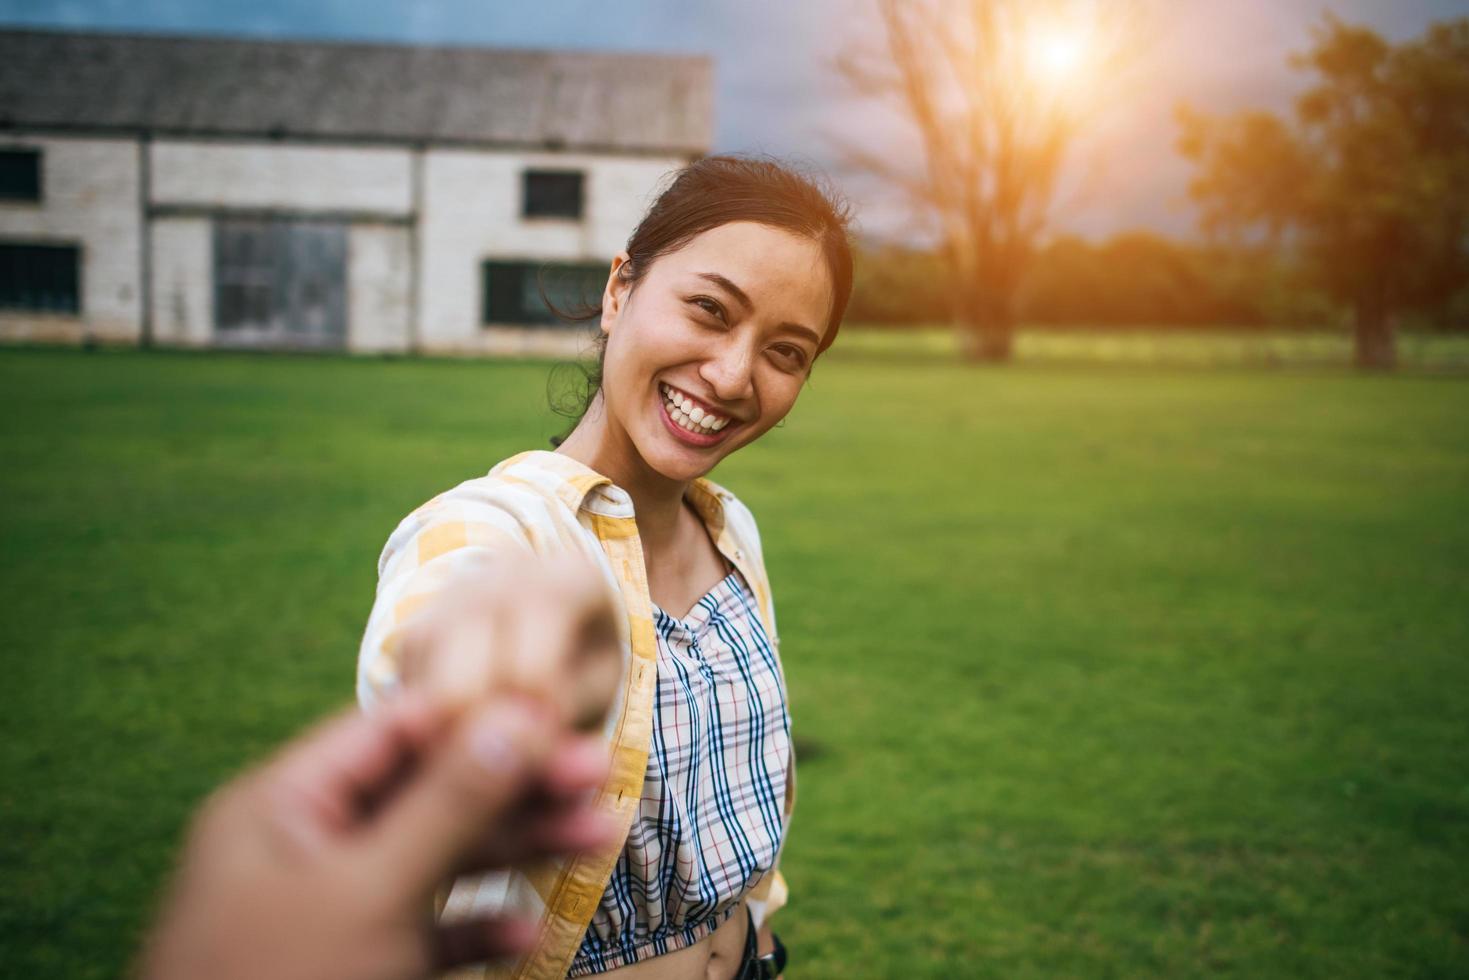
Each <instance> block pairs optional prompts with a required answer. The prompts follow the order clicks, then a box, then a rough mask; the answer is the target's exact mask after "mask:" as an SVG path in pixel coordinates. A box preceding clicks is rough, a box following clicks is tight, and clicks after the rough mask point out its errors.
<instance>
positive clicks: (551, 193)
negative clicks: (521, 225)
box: [521, 170, 583, 218]
mask: <svg viewBox="0 0 1469 980" xmlns="http://www.w3.org/2000/svg"><path fill="white" fill-rule="evenodd" d="M582 176H583V175H582V172H581V171H580V170H527V171H526V172H525V181H524V193H523V194H522V206H521V214H522V215H524V216H525V217H527V218H580V217H581V213H582V196H583V195H582V183H583V182H582Z"/></svg>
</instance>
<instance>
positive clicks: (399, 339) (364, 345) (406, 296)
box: [347, 223, 412, 353]
mask: <svg viewBox="0 0 1469 980" xmlns="http://www.w3.org/2000/svg"><path fill="white" fill-rule="evenodd" d="M411 274H412V262H411V260H410V245H409V230H408V229H407V228H406V227H404V226H401V225H396V226H395V225H373V224H365V223H358V224H354V225H353V226H352V227H351V228H350V229H348V231H347V349H348V350H351V351H357V352H361V353H368V352H383V351H394V352H401V351H406V350H407V349H408V341H409V315H410V310H409V305H410V297H411V295H412V287H411V284H410V279H411Z"/></svg>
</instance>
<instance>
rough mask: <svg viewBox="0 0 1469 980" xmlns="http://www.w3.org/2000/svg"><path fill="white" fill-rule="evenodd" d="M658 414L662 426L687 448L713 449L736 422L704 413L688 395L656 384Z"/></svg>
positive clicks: (667, 386) (661, 384)
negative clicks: (658, 405)
mask: <svg viewBox="0 0 1469 980" xmlns="http://www.w3.org/2000/svg"><path fill="white" fill-rule="evenodd" d="M658 391H659V395H660V397H659V399H658V401H659V403H660V406H661V407H660V409H659V413H658V414H659V415H661V416H662V417H663V424H664V425H666V426H667V427H668V430H669V431H670V432H672V433H673V434H674V435H675V436H676V437H677V438H678V439H680V440H681V441H683V442H685V443H687V444H688V445H690V446H699V447H701V448H702V447H707V446H715V445H718V444H719V443H721V442H723V441H724V438H725V436H726V435H727V434H728V433H729V430H730V429H732V428H735V427H737V426H738V425H739V423H738V422H736V421H734V420H733V419H730V418H725V417H724V416H721V415H715V414H711V413H706V412H705V411H704V409H703V408H702V407H700V406H698V405H695V404H694V403H693V400H692V399H690V398H689V396H688V395H686V394H684V393H683V392H681V391H679V390H678V389H677V388H674V387H673V386H672V385H668V384H663V383H661V382H660V383H659V385H658Z"/></svg>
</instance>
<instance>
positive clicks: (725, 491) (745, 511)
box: [694, 477, 761, 555]
mask: <svg viewBox="0 0 1469 980" xmlns="http://www.w3.org/2000/svg"><path fill="white" fill-rule="evenodd" d="M694 482H695V485H696V486H698V487H699V489H700V490H701V491H702V492H703V493H704V494H706V495H707V496H708V497H710V498H711V499H714V500H717V501H718V504H719V509H720V512H721V514H722V516H723V522H724V526H725V527H727V528H729V531H730V533H731V534H732V535H733V536H734V537H735V539H736V540H737V541H739V542H740V545H741V547H748V548H749V549H751V550H752V551H753V552H754V553H755V554H756V555H759V554H760V552H761V549H760V527H759V525H758V524H757V523H756V521H755V514H754V512H753V511H751V510H750V508H749V507H748V506H747V505H746V504H745V502H744V501H743V500H741V499H740V498H739V497H738V496H737V495H736V494H735V493H734V491H732V490H730V489H729V488H728V487H725V486H722V485H721V484H718V483H715V482H714V481H713V480H710V479H709V478H707V477H701V478H699V479H698V480H695V481H694Z"/></svg>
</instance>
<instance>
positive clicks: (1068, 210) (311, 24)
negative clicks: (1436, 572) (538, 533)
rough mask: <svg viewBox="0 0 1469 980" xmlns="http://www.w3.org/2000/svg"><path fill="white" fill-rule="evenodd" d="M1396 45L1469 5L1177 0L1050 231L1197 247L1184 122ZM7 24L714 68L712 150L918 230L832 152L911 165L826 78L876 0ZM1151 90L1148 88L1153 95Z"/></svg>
mask: <svg viewBox="0 0 1469 980" xmlns="http://www.w3.org/2000/svg"><path fill="white" fill-rule="evenodd" d="M1328 10H1330V11H1333V12H1335V13H1336V14H1338V15H1339V16H1341V17H1343V18H1344V19H1346V20H1348V21H1352V22H1358V23H1365V24H1369V25H1371V26H1373V27H1375V28H1377V29H1378V30H1380V31H1382V32H1383V33H1384V34H1386V35H1387V36H1389V37H1392V38H1405V37H1409V36H1412V35H1415V34H1418V33H1420V32H1421V31H1422V30H1423V28H1424V27H1425V26H1426V25H1427V24H1428V23H1429V22H1430V21H1433V20H1436V19H1443V18H1447V17H1460V16H1469V0H1329V2H1328V0H1309V2H1308V0H1171V2H1167V3H1165V4H1163V6H1162V11H1161V13H1160V14H1159V17H1158V20H1157V21H1156V23H1155V24H1154V28H1153V30H1152V32H1151V36H1152V38H1153V40H1152V41H1151V42H1150V44H1149V47H1148V51H1147V54H1146V56H1145V57H1142V58H1140V59H1139V66H1138V70H1139V77H1140V79H1141V80H1142V84H1140V85H1139V86H1138V89H1137V92H1136V94H1134V95H1133V96H1130V97H1129V99H1128V100H1127V102H1126V104H1125V105H1123V106H1119V107H1117V108H1115V109H1112V110H1110V111H1108V112H1107V113H1105V114H1104V115H1103V116H1102V117H1101V118H1099V119H1097V121H1096V125H1095V127H1094V130H1093V132H1092V133H1091V134H1090V136H1089V137H1088V139H1087V140H1086V141H1084V143H1083V144H1082V145H1081V146H1079V147H1078V148H1077V150H1076V152H1075V153H1074V155H1073V158H1072V161H1071V164H1070V168H1069V170H1068V178H1067V180H1066V182H1065V186H1064V187H1063V189H1062V192H1061V193H1060V195H1059V196H1058V200H1057V203H1056V209H1055V227H1056V228H1058V229H1059V230H1063V231H1075V232H1078V233H1081V234H1085V235H1088V236H1100V235H1106V234H1110V233H1113V232H1115V231H1118V230H1121V229H1124V228H1132V227H1147V228H1152V229H1155V230H1159V231H1163V232H1167V233H1171V234H1188V233H1190V232H1191V230H1192V228H1193V212H1192V210H1191V209H1190V208H1189V207H1188V205H1187V202H1186V200H1185V188H1186V184H1187V179H1188V168H1187V165H1186V164H1185V163H1184V162H1183V161H1181V160H1179V159H1178V157H1177V155H1176V153H1175V152H1174V150H1173V145H1172V144H1173V135H1174V127H1173V121H1172V111H1173V106H1174V105H1175V104H1176V103H1178V102H1180V101H1187V102H1190V103H1192V104H1194V105H1196V106H1199V107H1202V108H1206V109H1214V110H1222V109H1229V108H1238V107H1242V106H1247V105H1269V106H1276V107H1279V106H1284V105H1287V104H1288V102H1289V100H1290V98H1291V96H1292V94H1293V93H1294V92H1295V91H1296V90H1297V89H1298V88H1299V87H1300V84H1301V78H1300V77H1299V75H1298V74H1297V73H1296V72H1294V71H1292V70H1291V69H1290V68H1289V67H1288V66H1287V65H1286V58H1287V56H1288V54H1289V53H1290V52H1292V51H1295V50H1299V49H1301V48H1302V47H1304V46H1305V45H1306V44H1307V43H1308V41H1309V39H1310V29H1311V25H1312V24H1314V23H1316V22H1317V21H1319V19H1320V18H1321V16H1322V14H1323V13H1324V12H1325V11H1328ZM0 22H3V23H4V24H6V25H10V26H21V25H28V26H56V27H67V28H73V29H93V30H114V29H117V30H120V29H131V30H148V31H165V32H182V33H207V34H231V35H242V36H249V37H258V38H272V37H291V38H312V39H331V38H342V39H358V40H374V41H386V42H397V43H430V44H433V43H441V44H442V43H449V44H483V45H505V46H515V47H558V48H602V49H609V50H627V51H667V52H679V53H698V54H707V55H710V56H712V57H713V58H714V62H715V75H716V94H715V149H716V150H747V151H763V152H770V153H776V154H779V155H782V156H786V157H790V158H794V159H796V160H799V161H802V162H805V163H808V164H813V165H816V166H818V167H822V168H824V169H827V170H829V171H831V172H832V175H833V177H834V178H835V179H836V181H837V182H838V183H839V184H840V185H841V186H842V187H843V188H844V189H845V190H846V191H847V193H848V194H849V196H851V197H852V199H853V201H854V203H855V204H856V205H857V208H858V212H859V215H860V216H861V219H862V228H863V230H865V231H866V232H868V233H869V234H873V235H880V236H883V237H907V236H911V234H912V233H913V222H912V221H911V220H910V216H909V215H908V214H907V212H906V209H905V208H904V206H903V205H902V203H901V202H900V201H899V200H898V199H897V198H896V197H895V196H894V195H892V194H891V193H888V192H886V191H885V190H884V189H883V188H882V187H881V186H880V185H879V184H876V183H875V182H873V181H872V180H870V179H864V178H862V177H861V176H860V175H857V174H852V173H847V172H845V171H843V170H841V169H840V168H839V167H838V165H837V162H838V159H839V157H838V154H837V152H836V151H835V149H834V141H835V140H842V139H845V140H853V141H856V142H866V143H868V144H869V145H874V146H878V147H882V148H883V149H885V150H890V151H891V152H894V153H902V152H904V150H903V148H902V147H903V145H904V141H903V140H902V138H901V134H900V133H899V132H897V131H895V130H892V129H890V128H889V124H886V123H883V122H881V121H880V120H879V118H878V117H877V116H875V115H873V114H872V113H871V112H870V111H868V112H864V111H863V110H861V109H859V108H858V107H857V104H855V103H853V102H852V101H851V99H850V96H848V95H847V93H846V92H845V91H844V89H843V87H842V84H841V82H840V81H839V80H838V79H837V78H836V77H835V74H834V72H833V71H832V69H831V59H832V58H833V56H834V55H835V54H836V52H837V51H838V50H839V49H841V48H842V47H844V46H846V45H850V44H852V43H857V42H859V41H860V40H861V39H862V38H864V37H871V36H873V32H874V27H873V21H872V17H871V13H870V7H869V5H868V3H867V2H866V0H702V2H701V0H618V2H615V3H611V2H607V0H599V2H587V0H538V2H535V3H511V2H499V0H443V2H432V0H374V2H369V3H365V2H362V0H322V2H315V3H310V2H305V3H303V2H300V0H213V2H208V3H203V2H196V0H51V2H42V0H0ZM1149 79H1152V81H1151V82H1150V81H1149Z"/></svg>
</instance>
